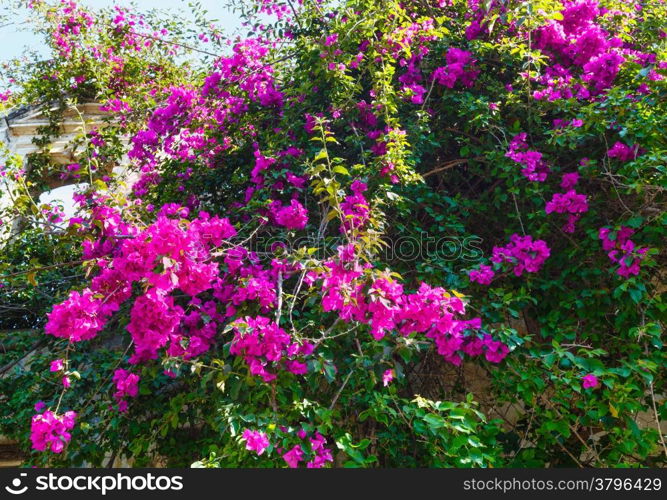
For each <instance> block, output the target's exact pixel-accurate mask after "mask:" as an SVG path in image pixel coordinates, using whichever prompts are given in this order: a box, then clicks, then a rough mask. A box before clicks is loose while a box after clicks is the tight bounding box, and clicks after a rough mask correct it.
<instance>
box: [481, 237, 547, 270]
mask: <svg viewBox="0 0 667 500" xmlns="http://www.w3.org/2000/svg"><path fill="white" fill-rule="evenodd" d="M550 254H551V251H550V249H549V247H548V246H547V244H546V242H545V241H543V240H533V238H532V236H530V235H528V236H520V235H518V234H513V235H512V236H510V242H509V243H508V244H507V245H505V246H504V247H493V256H492V257H491V260H492V261H493V262H495V263H496V264H502V263H509V264H512V265H513V266H514V268H513V272H514V274H515V276H521V275H522V274H523V273H524V271H526V272H529V273H536V272H538V271H539V270H540V268H541V267H542V264H544V261H545V260H547V258H548V257H549V255H550Z"/></svg>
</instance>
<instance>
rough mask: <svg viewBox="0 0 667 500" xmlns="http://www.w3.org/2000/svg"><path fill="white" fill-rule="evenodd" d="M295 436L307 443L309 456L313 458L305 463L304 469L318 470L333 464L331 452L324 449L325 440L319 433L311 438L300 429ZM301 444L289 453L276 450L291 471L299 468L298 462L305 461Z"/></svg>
mask: <svg viewBox="0 0 667 500" xmlns="http://www.w3.org/2000/svg"><path fill="white" fill-rule="evenodd" d="M297 436H298V437H299V438H300V439H301V440H303V441H307V443H308V444H309V445H310V450H311V455H312V456H313V458H312V460H310V461H308V462H307V463H306V467H307V468H309V469H320V468H322V467H324V466H325V465H326V463H327V462H333V455H332V454H331V450H330V449H328V448H325V445H326V444H327V440H326V439H325V437H324V436H322V435H321V434H320V433H319V432H317V431H316V432H315V433H314V434H313V435H312V436H310V437H309V436H308V433H307V432H306V431H305V430H303V429H301V430H299V431H298V432H297ZM303 446H304V445H302V444H297V445H295V446H294V447H293V448H291V449H290V450H289V451H287V452H284V453H283V451H282V450H280V449H279V450H278V452H279V453H282V457H283V460H285V462H286V463H287V465H288V466H289V467H290V468H291V469H296V468H297V467H298V466H299V462H302V461H303V460H304V459H305V453H304V451H303Z"/></svg>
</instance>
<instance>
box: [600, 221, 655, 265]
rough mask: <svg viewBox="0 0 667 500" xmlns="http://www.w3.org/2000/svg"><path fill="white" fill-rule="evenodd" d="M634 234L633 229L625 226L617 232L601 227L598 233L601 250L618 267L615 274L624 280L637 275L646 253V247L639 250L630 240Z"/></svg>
mask: <svg viewBox="0 0 667 500" xmlns="http://www.w3.org/2000/svg"><path fill="white" fill-rule="evenodd" d="M634 233H635V231H634V230H633V229H631V228H629V227H626V226H621V228H620V229H619V230H618V231H612V230H611V229H609V228H606V227H603V228H601V229H600V232H599V238H600V240H602V248H603V249H604V251H605V252H607V255H608V256H609V259H611V261H612V262H614V263H616V264H618V265H619V267H618V269H617V270H616V274H618V275H619V276H622V277H624V278H629V277H630V276H636V275H638V274H639V271H640V264H641V261H642V260H643V258H644V256H645V255H646V252H648V248H647V247H642V248H639V247H637V246H636V245H635V243H634V242H633V241H632V240H631V239H630V236H632V235H633V234H634Z"/></svg>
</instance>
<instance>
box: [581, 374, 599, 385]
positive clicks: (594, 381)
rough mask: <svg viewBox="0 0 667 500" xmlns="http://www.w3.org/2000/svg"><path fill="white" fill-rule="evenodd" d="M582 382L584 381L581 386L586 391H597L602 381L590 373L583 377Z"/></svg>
mask: <svg viewBox="0 0 667 500" xmlns="http://www.w3.org/2000/svg"><path fill="white" fill-rule="evenodd" d="M581 381H582V384H581V385H582V387H583V388H584V389H595V388H596V387H598V386H599V385H600V381H599V380H598V378H597V377H596V376H595V375H593V374H592V373H589V374H587V375H584V376H583V377H581Z"/></svg>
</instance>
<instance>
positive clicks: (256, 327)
mask: <svg viewBox="0 0 667 500" xmlns="http://www.w3.org/2000/svg"><path fill="white" fill-rule="evenodd" d="M233 326H234V339H233V340H232V346H231V348H230V350H229V352H230V353H231V354H234V355H236V356H242V357H243V359H244V360H245V362H246V363H247V364H248V367H249V369H250V373H251V374H253V375H258V376H260V377H262V379H263V380H264V382H270V381H272V380H275V379H276V377H277V375H276V374H275V373H273V372H270V371H269V370H267V367H268V366H274V367H275V366H279V365H280V364H281V362H282V365H283V366H284V368H285V369H286V370H287V371H289V372H291V373H294V374H295V375H304V374H306V373H307V372H308V366H307V365H306V363H304V362H303V361H300V360H298V359H297V358H299V357H303V356H309V355H310V354H312V352H313V349H314V346H313V344H311V343H309V342H303V343H301V344H299V343H297V342H293V341H292V337H290V335H289V334H288V333H287V332H285V330H283V329H282V328H280V327H279V326H278V325H277V324H276V323H275V322H274V321H271V320H270V319H269V318H266V317H264V316H257V317H255V318H251V317H246V318H243V319H238V320H236V321H234V323H233Z"/></svg>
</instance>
